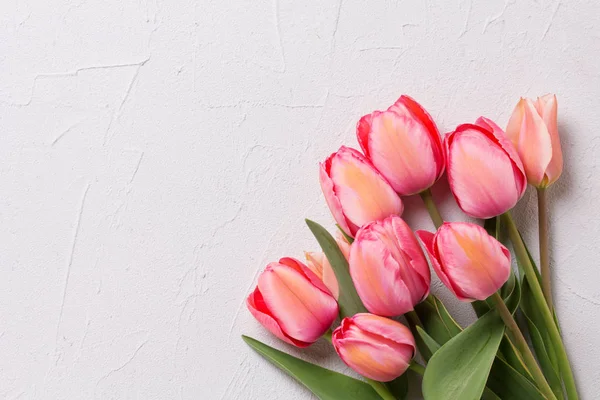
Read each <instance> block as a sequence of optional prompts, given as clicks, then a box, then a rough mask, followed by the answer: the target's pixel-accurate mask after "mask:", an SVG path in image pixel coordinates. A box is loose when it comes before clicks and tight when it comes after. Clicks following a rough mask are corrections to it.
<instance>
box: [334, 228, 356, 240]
mask: <svg viewBox="0 0 600 400" xmlns="http://www.w3.org/2000/svg"><path fill="white" fill-rule="evenodd" d="M335 226H337V228H338V229H339V230H340V232H342V235H344V239H346V242H348V243H350V244H352V243H354V238H353V237H352V236H350V235H348V234H347V233H346V231H345V230H343V229H342V227H341V226H340V225H339V224H335Z"/></svg>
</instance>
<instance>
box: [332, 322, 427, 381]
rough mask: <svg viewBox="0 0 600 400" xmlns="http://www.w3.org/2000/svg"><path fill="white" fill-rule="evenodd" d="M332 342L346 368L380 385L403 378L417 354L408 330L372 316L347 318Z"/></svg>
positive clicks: (336, 331) (413, 340) (397, 324)
mask: <svg viewBox="0 0 600 400" xmlns="http://www.w3.org/2000/svg"><path fill="white" fill-rule="evenodd" d="M331 339H332V343H333V347H334V348H335V351H336V352H337V353H338V355H339V356H340V358H341V359H342V360H343V361H344V363H346V365H348V366H349V367H350V368H352V369H353V370H354V371H356V372H358V373H359V374H361V375H362V376H364V377H367V378H369V379H373V380H376V381H379V382H389V381H392V380H394V379H396V378H397V377H399V376H400V375H402V374H403V373H404V371H406V369H407V368H408V366H409V364H410V361H411V360H412V358H413V356H414V354H415V339H414V337H413V335H412V334H411V333H410V330H409V329H408V328H407V327H405V326H404V325H402V324H401V323H399V322H396V321H393V320H391V319H388V318H384V317H379V316H377V315H372V314H356V315H355V316H353V317H351V318H344V319H343V320H342V323H341V325H340V326H339V327H338V328H337V329H336V330H335V331H334V332H333V335H332V338H331Z"/></svg>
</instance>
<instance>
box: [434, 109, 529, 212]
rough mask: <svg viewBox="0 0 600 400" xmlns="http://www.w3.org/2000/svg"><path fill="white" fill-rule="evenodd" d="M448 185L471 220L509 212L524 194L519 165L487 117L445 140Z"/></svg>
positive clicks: (510, 148) (501, 135) (508, 145)
mask: <svg viewBox="0 0 600 400" xmlns="http://www.w3.org/2000/svg"><path fill="white" fill-rule="evenodd" d="M445 146H446V157H447V160H446V162H447V170H448V182H449V184H450V189H451V190H452V193H453V194H454V197H455V198H456V202H457V203H458V205H459V207H460V208H461V209H462V210H463V211H464V212H465V213H466V214H468V215H470V216H472V217H475V218H491V217H495V216H497V215H500V214H502V213H504V212H506V211H508V210H510V209H511V208H512V207H513V206H514V205H515V204H517V201H519V199H520V198H521V196H523V193H525V189H526V188H527V180H526V177H525V172H524V171H523V164H522V163H521V160H520V159H519V156H518V155H517V152H516V150H515V148H514V147H513V145H512V144H511V142H510V141H509V140H508V139H507V138H506V137H505V135H504V132H502V129H500V127H498V125H496V124H495V123H494V122H492V121H491V120H489V119H487V118H483V117H481V118H479V119H478V120H477V121H476V122H475V124H463V125H460V126H458V127H457V128H456V130H455V131H454V132H451V133H449V134H448V135H447V136H446V138H445Z"/></svg>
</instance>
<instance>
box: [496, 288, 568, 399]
mask: <svg viewBox="0 0 600 400" xmlns="http://www.w3.org/2000/svg"><path fill="white" fill-rule="evenodd" d="M491 299H492V301H493V302H494V305H495V306H496V309H497V310H498V312H499V314H500V317H501V318H502V320H503V321H504V324H505V325H506V328H507V330H508V331H507V333H508V335H509V337H510V338H511V339H512V342H513V343H514V345H515V346H516V347H517V349H518V350H519V353H521V356H522V357H523V361H525V365H527V369H528V370H529V372H530V373H531V375H532V376H533V379H534V380H535V382H536V383H537V386H538V388H539V389H540V391H541V392H542V394H543V395H544V396H546V398H547V399H549V400H550V399H553V400H556V396H554V393H553V392H552V389H551V388H550V385H548V382H546V378H545V377H544V374H543V373H542V370H541V369H540V367H539V365H538V364H537V361H536V360H535V357H534V356H533V353H532V352H531V349H529V346H528V345H527V341H526V340H525V337H523V333H521V331H520V330H519V326H518V325H517V322H516V321H515V319H514V318H513V316H512V314H511V313H510V311H509V309H508V307H506V304H504V300H502V297H500V295H499V294H498V293H497V292H496V293H494V294H493V295H492V296H491Z"/></svg>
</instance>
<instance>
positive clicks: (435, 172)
mask: <svg viewBox="0 0 600 400" xmlns="http://www.w3.org/2000/svg"><path fill="white" fill-rule="evenodd" d="M356 134H357V137H358V142H359V143H360V147H361V148H362V150H363V152H364V153H365V156H366V157H367V158H368V159H369V160H370V161H371V162H372V163H373V165H374V166H375V167H376V168H377V169H378V170H379V171H380V172H381V174H382V175H383V176H385V177H386V178H387V180H388V181H389V182H390V184H391V185H392V187H393V188H394V190H395V191H396V192H398V194H400V195H402V196H407V195H411V194H416V193H420V192H422V191H424V190H425V189H428V188H429V187H431V186H432V185H433V184H434V183H435V181H437V180H438V179H439V178H440V177H441V176H442V173H443V172H444V166H445V162H444V150H443V147H442V140H441V139H440V133H439V131H438V129H437V127H436V125H435V123H434V122H433V119H432V118H431V116H430V115H429V114H428V113H427V111H425V110H424V109H423V107H421V105H420V104H419V103H417V102H416V101H414V100H413V99H411V98H410V97H408V96H405V95H402V96H401V97H400V98H399V99H398V101H396V103H394V104H393V105H392V106H391V107H390V108H388V109H387V110H386V111H374V112H373V113H371V114H368V115H365V116H364V117H362V118H361V119H360V121H359V122H358V124H357V127H356Z"/></svg>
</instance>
